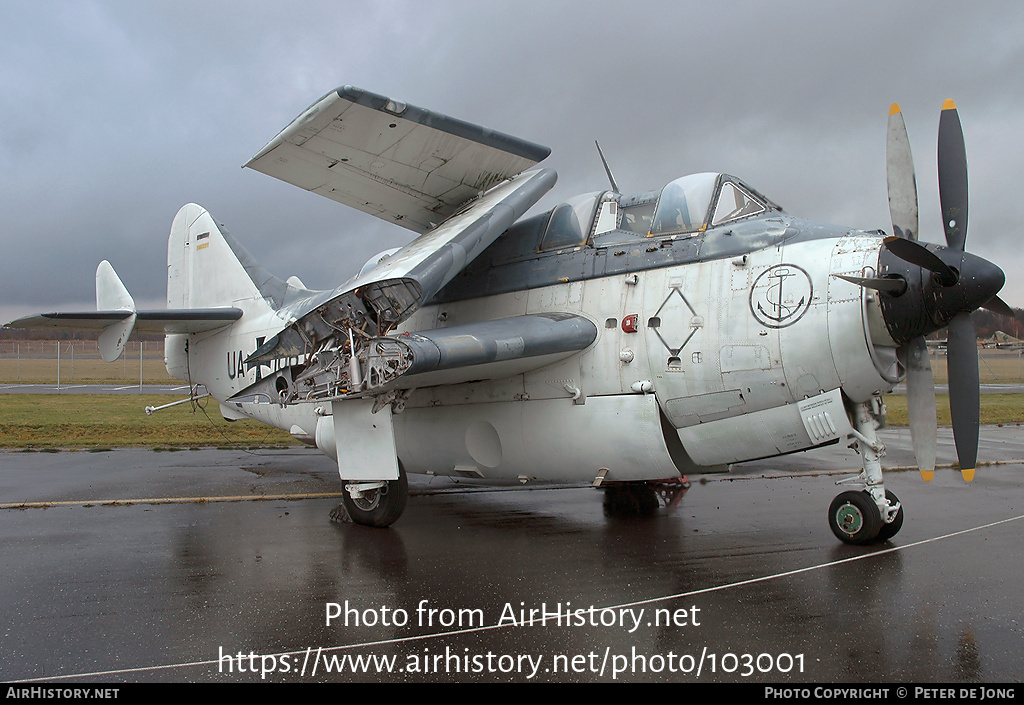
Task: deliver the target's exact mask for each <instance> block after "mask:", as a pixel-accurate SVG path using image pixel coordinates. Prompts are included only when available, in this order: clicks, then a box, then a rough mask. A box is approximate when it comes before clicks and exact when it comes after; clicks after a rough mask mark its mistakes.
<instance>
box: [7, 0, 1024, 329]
mask: <svg viewBox="0 0 1024 705" xmlns="http://www.w3.org/2000/svg"><path fill="white" fill-rule="evenodd" d="M0 28H2V31H3V41H2V42H0V174H2V175H3V179H2V181H0V213H2V216H0V218H2V219H0V242H2V244H3V255H2V257H0V322H2V321H7V320H10V319H12V318H14V317H16V316H20V315H25V314H28V313H32V312H37V311H49V310H55V309H62V308H68V307H70V308H86V309H88V308H92V307H93V306H94V302H95V298H94V297H95V294H94V286H95V285H94V276H95V270H96V265H97V264H98V263H99V261H100V260H102V259H108V260H110V262H111V263H112V264H113V265H114V268H115V269H116V270H117V272H118V273H119V274H120V276H121V278H122V279H123V281H124V282H125V284H126V285H127V287H128V289H129V291H131V292H132V294H133V295H134V296H135V298H136V301H137V302H138V303H139V305H140V306H149V307H154V306H155V307H162V306H163V305H164V304H163V301H164V294H165V286H166V279H165V277H166V240H167V234H168V231H169V229H170V224H171V219H172V218H173V217H174V214H175V212H177V210H178V208H179V207H180V206H181V205H183V204H185V203H187V202H190V201H194V202H196V203H199V204H201V205H203V206H205V207H206V208H207V209H209V210H210V212H211V213H212V214H213V216H214V218H216V219H217V220H218V221H219V222H221V223H224V225H225V226H226V228H227V229H228V230H229V231H231V232H232V233H233V234H235V235H236V236H238V237H239V239H240V240H241V241H242V242H243V243H244V244H245V246H246V248H247V249H248V250H249V251H250V252H251V253H252V254H253V255H254V256H255V257H256V258H257V259H258V260H260V261H261V262H262V263H263V264H265V265H266V266H267V268H268V269H270V270H271V271H273V272H274V273H275V274H277V275H279V276H281V277H282V278H284V277H287V276H289V275H293V274H294V275H298V276H299V277H300V278H301V279H302V280H303V281H304V283H305V284H306V285H307V286H310V287H313V288H330V287H333V286H335V285H337V284H339V283H341V281H343V280H344V279H347V278H348V277H349V276H351V275H352V274H354V273H355V271H356V270H358V268H359V267H360V266H361V265H362V263H363V262H365V261H366V259H367V258H368V257H370V256H371V255H372V254H374V253H375V252H378V251H380V250H382V249H385V248H387V247H394V246H398V245H401V244H404V243H405V242H407V241H408V240H409V239H410V233H409V232H408V231H405V230H403V229H401V228H398V227H396V226H393V225H389V224H386V223H382V222H380V221H378V220H376V219H374V218H372V217H370V216H367V215H364V214H362V213H358V212H356V211H353V210H350V209H348V208H346V207H345V206H342V205H340V204H337V203H335V202H333V201H330V200H327V199H325V198H322V197H320V196H316V195H313V194H310V193H306V192H305V191H302V190H301V189H298V188H296V187H294V186H290V185H288V184H285V183H283V182H279V181H277V180H275V179H272V178H270V177H268V176H265V175H263V174H259V173H257V172H255V171H252V170H249V169H242V168H240V167H241V165H242V164H244V163H245V162H246V161H247V160H248V159H249V158H250V157H251V156H253V155H254V154H255V153H256V152H257V151H258V150H259V149H260V148H261V147H263V145H264V144H266V143H267V142H268V141H269V140H270V139H271V138H273V137H274V136H275V135H276V134H277V133H278V131H280V130H281V129H282V128H283V127H284V126H285V125H287V124H288V123H289V122H290V121H291V120H292V118H294V117H296V116H297V115H298V114H299V113H300V112H302V111H303V110H304V109H305V108H306V107H307V106H308V105H309V104H310V103H312V102H313V101H314V100H316V99H318V98H319V97H321V96H322V95H323V94H325V93H327V92H328V91H330V90H332V89H333V88H335V87H337V86H340V85H343V84H352V85H355V86H359V87H361V88H365V89H367V90H370V91H373V92H376V93H382V94H385V95H388V96H390V97H392V98H394V99H396V100H401V101H405V102H407V103H411V104H413V105H417V106H420V107H424V108H427V109H429V110H433V111H436V112H441V113H445V114H448V115H451V116H454V117H458V118H461V119H464V120H468V121H470V122H475V123H479V124H482V125H484V126H487V127H490V128H493V129H496V130H500V131H503V132H507V133H510V134H513V135H517V136H520V137H523V138H525V139H528V140H532V141H534V142H538V143H540V144H544V145H547V146H549V147H551V149H552V154H551V156H550V157H548V159H547V160H546V161H545V162H544V166H548V167H551V168H553V169H555V170H557V172H558V174H559V180H558V184H557V185H556V187H555V189H554V191H553V192H552V193H551V194H549V195H548V197H546V198H545V200H544V201H542V203H541V204H540V205H539V206H538V207H539V208H543V207H550V206H551V205H553V204H554V203H556V202H559V201H561V200H564V199H566V198H568V197H570V196H572V195H574V194H576V193H581V192H585V191H593V190H598V189H601V188H604V187H605V186H606V183H607V181H606V178H605V175H604V171H603V169H602V167H601V163H600V160H599V158H598V156H597V152H596V150H595V148H594V140H595V139H597V140H600V142H601V145H602V147H603V148H604V151H605V154H606V155H607V157H608V159H609V161H610V162H611V165H612V168H613V170H614V172H615V176H616V179H617V180H618V182H619V185H620V186H621V188H622V189H623V190H624V191H626V192H637V191H642V190H647V189H652V188H660V187H661V186H662V185H664V184H665V183H666V182H668V181H670V180H671V179H673V178H675V177H677V176H681V175H684V174H687V173H692V172H700V171H725V172H728V173H732V174H735V175H737V176H739V177H740V178H742V179H744V180H746V181H747V182H749V183H750V184H751V185H752V186H754V187H755V188H757V189H759V190H760V191H761V192H763V193H764V194H765V195H767V196H768V197H769V198H772V199H773V200H775V201H776V202H777V203H779V204H780V205H782V206H783V208H784V209H785V210H786V211H788V212H789V213H791V214H793V215H797V216H800V217H804V218H809V219H814V220H821V221H825V222H830V223H839V224H843V225H848V226H851V227H855V228H863V229H874V228H884V229H886V230H889V229H890V227H891V226H890V224H889V214H888V204H887V200H886V191H885V126H886V118H887V115H888V110H889V105H890V103H892V102H893V101H898V102H899V103H900V105H901V106H902V108H903V112H904V115H905V117H906V120H907V126H908V130H909V132H910V140H911V145H912V148H913V151H914V157H915V162H916V166H917V180H918V187H919V190H920V200H921V213H922V215H921V230H922V239H924V240H929V241H932V242H943V236H942V232H941V225H940V221H939V206H938V196H937V184H936V174H935V172H936V169H935V141H936V131H937V129H938V118H939V111H940V108H941V105H942V102H943V100H944V99H946V98H953V99H955V100H956V102H957V105H958V107H959V109H960V116H961V120H962V122H963V125H964V133H965V139H966V142H967V154H968V160H969V163H970V185H971V203H970V227H969V236H968V242H967V245H968V249H969V250H971V251H973V252H975V253H976V254H979V255H981V256H983V257H986V258H988V259H991V260H993V261H995V262H996V263H998V264H999V265H1000V266H1002V267H1003V269H1004V271H1005V272H1006V273H1007V279H1008V282H1007V286H1006V287H1005V288H1004V290H1003V294H1002V295H1003V298H1004V299H1005V300H1006V301H1007V302H1008V303H1010V304H1011V305H1012V306H1020V307H1024V276H1022V273H1024V247H1022V246H1021V243H1022V242H1024V238H1022V227H1021V221H1022V218H1024V213H1022V209H1021V208H1020V205H1019V204H1018V203H1017V198H1018V192H1019V188H1020V185H1021V182H1022V176H1024V174H1022V172H1024V148H1022V143H1024V142H1022V140H1021V139H1019V136H1018V133H1019V131H1020V130H1021V128H1022V126H1024V90H1022V89H1024V41H1022V40H1021V37H1024V5H1021V3H1019V2H972V3H953V2H898V1H894V0H887V1H886V2H864V1H860V2H823V1H821V0H817V1H814V2H796V1H794V2H780V1H778V0H776V1H774V2H728V1H723V0H716V1H715V2H709V1H703V2H681V1H678V0H677V1H674V2H665V3H655V2H633V3H628V4H627V3H621V2H608V3H602V2H586V3H583V2H564V1H558V0H544V1H543V2H529V1H526V0H514V1H511V2H423V1H420V2H366V3H357V2H350V3H345V2H310V1H308V0H307V1H306V2H301V3H296V2H257V1H254V0H246V1H245V2H209V1H202V2H186V1H184V0H174V1H173V2H149V1H147V2H137V1H134V0H132V1H126V2H85V1H82V2H75V1H73V0H60V1H59V2H45V1H41V0H32V1H31V2H19V1H16V0H4V2H3V3H2V4H0Z"/></svg>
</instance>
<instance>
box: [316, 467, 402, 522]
mask: <svg viewBox="0 0 1024 705" xmlns="http://www.w3.org/2000/svg"><path fill="white" fill-rule="evenodd" d="M344 486H345V492H344V494H343V495H342V499H341V503H342V507H343V508H344V509H345V511H346V512H347V513H348V518H349V519H351V521H353V522H355V523H356V524H362V525H364V526H374V527H377V528H381V527H385V526H390V525H391V524H393V523H395V522H396V521H397V520H398V517H400V516H402V512H403V511H405V503H406V502H407V501H408V499H409V481H408V479H407V478H406V476H405V468H403V467H402V464H401V463H399V464H398V479H397V480H390V481H384V480H381V481H376V482H368V481H359V480H346V481H345V482H344ZM339 509H341V507H339ZM336 515H337V516H336ZM331 518H332V519H344V517H343V516H342V515H341V512H339V511H338V510H335V511H334V512H332V513H331Z"/></svg>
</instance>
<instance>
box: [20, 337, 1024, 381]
mask: <svg viewBox="0 0 1024 705" xmlns="http://www.w3.org/2000/svg"><path fill="white" fill-rule="evenodd" d="M930 352H931V358H932V371H933V372H934V374H935V381H936V382H937V383H939V384H945V383H946V382H947V381H948V379H949V378H948V376H947V374H946V359H945V358H946V352H945V351H944V350H931V351H930ZM978 374H979V377H980V378H981V381H982V382H1024V350H1007V349H996V348H981V349H979V350H978ZM140 379H141V380H142V382H143V383H145V384H167V383H171V382H175V381H177V380H175V379H174V378H173V377H171V376H170V375H168V374H167V370H166V368H165V367H164V343H163V341H162V340H146V341H128V344H127V345H126V346H125V351H124V353H122V355H121V357H120V358H118V359H117V360H116V361H115V362H111V363H106V362H103V360H102V359H101V358H100V353H99V347H98V343H97V342H96V341H95V340H61V341H56V340H0V383H3V384H12V383H22V384H29V383H33V384H64V383H72V382H75V383H79V384H89V383H92V384H100V383H125V384H130V383H132V382H134V383H139V382H140Z"/></svg>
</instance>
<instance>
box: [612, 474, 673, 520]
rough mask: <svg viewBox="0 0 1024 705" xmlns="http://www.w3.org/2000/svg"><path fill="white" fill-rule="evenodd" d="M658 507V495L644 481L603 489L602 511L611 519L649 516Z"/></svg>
mask: <svg viewBox="0 0 1024 705" xmlns="http://www.w3.org/2000/svg"><path fill="white" fill-rule="evenodd" d="M659 506H660V505H659V503H658V495H657V494H656V493H655V491H654V489H653V488H652V487H650V486H649V485H648V484H647V482H645V481H640V482H620V483H615V484H609V485H608V486H607V487H605V488H604V511H605V514H607V515H608V516H611V517H616V518H620V519H626V518H630V517H643V516H650V515H652V514H654V513H655V512H657V511H658V507H659Z"/></svg>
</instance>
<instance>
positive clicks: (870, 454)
mask: <svg viewBox="0 0 1024 705" xmlns="http://www.w3.org/2000/svg"><path fill="white" fill-rule="evenodd" d="M884 420H885V405H884V404H883V403H882V400H881V399H880V398H878V397H876V398H874V399H872V400H871V401H870V402H864V403H861V404H857V405H856V407H855V409H854V424H855V426H856V431H855V432H854V434H855V436H856V438H857V448H856V449H857V451H858V452H859V453H860V455H861V458H863V461H864V469H863V470H862V471H861V473H860V475H858V476H857V477H855V478H851V479H849V480H842V481H841V482H846V483H851V484H857V485H861V486H862V487H863V489H862V490H860V491H847V492H843V493H841V494H839V495H838V496H837V497H836V498H835V499H833V500H832V504H831V505H830V506H829V508H828V525H829V528H830V529H832V533H833V534H835V535H836V538H838V539H839V540H840V541H844V542H846V543H851V544H857V545H863V544H868V543H875V542H882V541H888V540H889V539H891V538H892V537H893V536H895V535H896V534H897V532H899V530H900V528H902V526H903V506H902V505H901V504H900V500H899V498H898V497H897V496H896V495H895V494H894V493H892V492H890V491H889V490H886V489H885V484H884V482H883V480H882V464H881V462H880V458H881V457H882V456H883V455H885V445H884V444H883V443H882V442H881V441H879V440H878V436H877V435H876V434H875V431H876V430H877V429H879V428H881V426H882V424H883V423H884Z"/></svg>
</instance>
